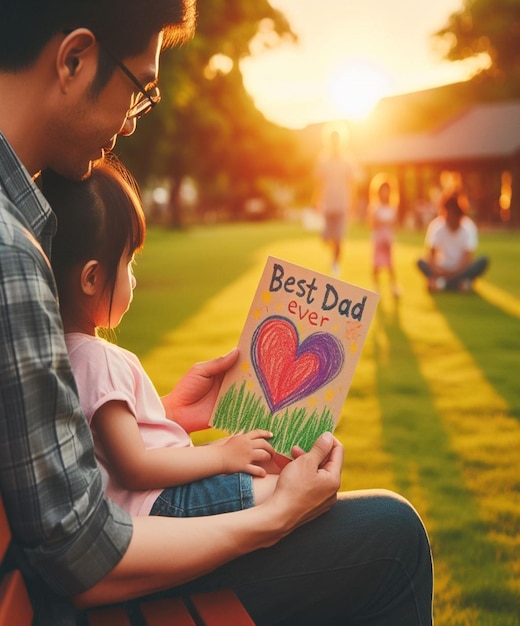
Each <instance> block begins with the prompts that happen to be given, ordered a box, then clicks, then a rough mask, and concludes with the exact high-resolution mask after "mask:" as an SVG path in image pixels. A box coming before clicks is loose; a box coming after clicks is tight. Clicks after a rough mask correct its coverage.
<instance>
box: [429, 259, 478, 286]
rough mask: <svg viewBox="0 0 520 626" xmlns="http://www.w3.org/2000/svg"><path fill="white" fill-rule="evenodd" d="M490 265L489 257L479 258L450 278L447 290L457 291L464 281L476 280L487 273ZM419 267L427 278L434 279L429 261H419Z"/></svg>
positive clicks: (447, 282)
mask: <svg viewBox="0 0 520 626" xmlns="http://www.w3.org/2000/svg"><path fill="white" fill-rule="evenodd" d="M488 265H489V260H488V258H487V257H484V256H481V257H478V258H477V259H475V260H474V261H473V262H472V263H470V264H469V265H468V266H467V267H466V268H464V269H463V270H462V271H460V272H459V273H458V274H456V275H455V276H452V277H451V278H448V279H447V280H446V289H457V288H458V286H459V284H460V283H461V282H462V281H463V280H470V281H471V280H474V279H475V278H477V277H478V276H480V275H481V274H483V273H484V272H485V270H486V268H487V266H488ZM417 267H418V268H419V269H420V270H421V272H422V273H423V274H424V275H425V276H426V277H427V278H431V277H432V275H433V273H432V270H431V268H430V265H429V264H428V262H427V261H425V260H424V259H419V260H418V261H417Z"/></svg>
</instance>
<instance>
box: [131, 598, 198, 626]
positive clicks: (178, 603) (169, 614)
mask: <svg viewBox="0 0 520 626" xmlns="http://www.w3.org/2000/svg"><path fill="white" fill-rule="evenodd" d="M141 612H142V614H143V616H144V618H145V620H146V624H147V626H165V625H166V624H175V626H196V624H195V621H194V620H193V617H192V616H191V613H190V612H189V610H188V608H187V607H186V605H185V604H184V601H183V600H182V598H161V599H159V600H150V601H149V602H143V603H142V604H141Z"/></svg>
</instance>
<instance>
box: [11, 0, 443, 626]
mask: <svg viewBox="0 0 520 626" xmlns="http://www.w3.org/2000/svg"><path fill="white" fill-rule="evenodd" d="M0 8H1V12H0V15H1V16H2V18H1V19H0V92H1V93H2V98H1V99H0V131H1V132H0V346H1V349H0V403H1V404H0V480H1V483H0V484H1V490H2V497H3V499H4V503H5V506H6V510H7V514H8V517H9V521H10V524H11V527H12V530H13V534H14V537H15V539H16V542H17V546H18V548H19V553H20V554H19V558H20V559H21V560H22V565H23V567H24V570H25V572H26V574H27V578H28V580H29V582H30V583H31V585H30V586H31V588H32V590H33V601H34V602H35V603H36V604H35V609H36V622H35V623H36V624H52V625H53V626H56V625H58V624H65V623H67V624H74V623H75V620H76V614H75V610H74V606H73V603H74V605H75V606H76V607H86V606H92V605H95V604H102V603H110V602H118V601H122V600H126V599H129V598H134V597H137V596H139V595H144V594H149V593H152V592H156V591H163V590H168V589H171V588H174V587H175V589H174V590H173V592H174V593H175V592H178V591H179V590H180V589H181V586H183V587H182V589H185V588H186V585H188V586H189V587H190V589H192V590H199V591H204V590H207V589H217V588H223V587H232V588H233V589H234V590H235V591H236V592H237V594H238V595H239V597H240V598H241V600H242V602H243V603H244V605H245V606H246V608H247V610H248V611H249V613H250V614H251V615H252V617H253V619H254V620H255V622H256V623H257V624H272V623H274V622H275V620H278V622H279V623H285V624H293V623H299V624H305V623H308V624H316V623H327V624H334V623H338V624H345V623H348V621H349V619H351V618H352V619H363V618H364V617H365V618H366V619H371V617H372V616H373V619H372V623H373V624H375V623H377V621H378V620H381V622H382V623H383V622H384V623H390V620H393V622H392V623H395V624H404V623H406V624H415V623H417V624H429V623H431V596H432V567H431V555H430V549H429V543H428V539H427V536H426V533H425V530H424V528H423V525H422V523H421V521H420V519H419V517H418V516H417V513H416V512H415V511H414V510H413V508H412V507H411V506H410V504H409V503H407V502H406V501H405V500H403V499H402V498H400V497H399V496H396V495H395V494H391V493H387V492H363V493H362V494H355V493H352V494H342V496H341V498H340V500H339V501H338V502H336V501H337V499H338V497H337V489H338V487H339V484H340V477H341V468H342V458H343V455H342V448H341V446H340V444H339V443H338V442H337V441H336V440H335V439H334V438H333V437H332V436H331V435H330V434H326V435H324V436H322V437H321V438H320V439H319V440H318V441H317V442H316V444H315V446H314V448H313V449H312V450H311V451H310V452H309V453H308V454H303V453H301V451H297V450H296V451H295V457H296V458H295V460H294V461H293V462H292V463H289V464H288V465H287V466H286V467H285V468H284V470H283V471H282V473H281V475H280V478H279V481H278V486H277V489H276V490H275V492H274V494H273V495H272V496H271V497H270V498H269V499H268V500H267V501H266V502H264V503H262V504H260V505H258V506H256V507H253V508H251V509H247V510H244V511H239V512H236V513H230V514H226V515H216V516H212V517H204V518H190V519H175V518H161V517H140V518H135V519H131V518H130V517H129V516H128V515H126V514H125V513H124V512H123V511H121V510H120V509H119V508H118V507H117V506H115V505H114V504H113V503H111V502H110V501H108V500H107V499H106V498H105V496H104V493H103V487H102V484H101V478H100V473H99V470H98V468H97V466H96V463H95V460H94V455H93V446H92V440H91V436H90V433H89V429H88V425H87V422H86V420H85V418H84V416H83V414H82V413H81V410H80V407H79V402H78V397H77V390H76V386H75V383H74V379H73V376H72V373H71V370H70V365H69V361H68V357H67V352H66V347H65V343H64V338H63V331H62V326H61V322H60V317H59V311H58V306H57V299H56V288H55V284H54V279H53V276H52V273H51V270H50V266H49V263H48V256H49V254H50V251H51V240H52V235H53V233H54V229H55V223H54V216H53V214H52V212H51V209H50V207H49V206H48V204H47V203H46V202H45V200H44V198H43V197H42V196H41V194H40V192H39V191H38V188H37V186H36V185H35V184H34V183H33V181H32V179H31V177H36V176H37V174H38V172H39V171H41V170H42V169H45V168H52V169H54V170H56V171H57V172H58V173H60V174H62V175H67V176H69V177H72V178H75V179H80V178H82V177H84V176H88V174H89V171H90V167H91V161H92V160H94V159H97V158H99V157H100V156H101V155H102V153H103V152H104V151H105V150H107V149H111V148H113V146H114V144H115V141H116V137H117V135H118V134H120V135H129V134H131V133H132V132H133V131H134V130H135V127H136V120H137V119H138V117H140V116H141V115H143V114H145V113H147V112H148V111H149V110H150V109H151V108H153V106H155V105H156V104H158V103H159V100H160V93H159V90H158V87H157V82H158V60H159V54H160V50H161V48H162V47H165V46H168V45H172V44H174V43H175V42H177V41H181V40H182V39H185V38H186V37H187V36H188V35H189V34H190V32H191V26H192V24H193V21H194V17H193V16H194V10H195V9H194V6H193V3H192V2H190V1H189V0H186V1H185V2H182V1H181V0H110V1H108V0H90V1H89V2H86V1H85V0H16V1H13V0H9V1H7V0H2V3H1V5H0ZM236 357H237V353H236V351H233V352H231V353H230V354H229V355H227V356H225V357H221V358H219V359H215V360H212V361H208V362H206V363H201V364H198V365H196V366H194V368H193V369H192V372H191V374H190V375H191V376H192V378H193V380H194V381H196V382H197V389H198V392H197V394H196V395H192V397H186V394H184V397H182V398H179V397H175V396H174V395H172V398H171V402H173V403H176V410H183V411H186V412H191V413H192V414H193V415H194V420H197V421H198V422H201V419H202V418H201V414H202V416H203V417H204V419H205V418H206V417H207V418H209V415H210V411H211V407H212V406H213V403H214V401H215V397H216V393H217V391H218V388H219V385H220V382H221V380H222V376H223V374H224V372H225V371H226V370H227V369H228V368H229V367H230V366H231V365H232V363H233V362H234V360H235V359H236ZM203 385H205V387H203ZM202 421H203V420H202ZM206 421H207V420H206ZM324 513H326V514H324ZM309 522H310V523H309ZM260 548H264V549H263V550H260ZM266 548H267V549H266ZM71 600H72V601H73V602H72V601H71ZM349 616H351V617H349Z"/></svg>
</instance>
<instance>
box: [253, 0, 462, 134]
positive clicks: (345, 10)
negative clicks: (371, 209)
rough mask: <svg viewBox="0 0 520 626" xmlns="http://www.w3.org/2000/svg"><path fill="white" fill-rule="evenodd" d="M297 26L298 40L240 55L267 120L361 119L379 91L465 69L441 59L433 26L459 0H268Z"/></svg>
mask: <svg viewBox="0 0 520 626" xmlns="http://www.w3.org/2000/svg"><path fill="white" fill-rule="evenodd" d="M271 4H272V5H273V6H274V7H276V8H278V9H280V10H281V11H282V12H283V13H284V14H285V15H286V16H287V18H288V19H289V23H290V24H291V27H292V29H293V30H294V31H295V32H296V33H297V35H298V37H299V42H298V43H297V44H296V45H290V44H283V46H282V47H281V48H278V49H276V50H273V51H267V52H262V53H261V54H259V55H258V56H256V57H254V58H252V59H246V60H245V61H244V62H243V65H242V70H243V74H244V80H245V84H246V87H247V89H248V90H249V92H250V93H251V95H252V96H253V97H254V99H255V102H256V105H257V106H258V108H259V109H260V110H261V111H262V112H263V113H264V114H265V115H266V116H267V117H268V118H269V119H271V120H273V121H275V122H277V123H279V124H282V125H284V126H288V127H292V128H299V127H302V126H305V125H306V124H308V123H312V122H321V121H326V120H328V119H337V118H349V119H360V118H362V117H363V116H364V115H366V114H367V113H368V112H369V111H370V109H371V108H372V107H373V106H374V105H375V103H376V102H377V100H378V99H379V98H380V97H382V96H387V95H394V94H399V93H406V92H410V91H418V90H421V89H425V88H429V87H434V86H438V85H441V84H446V83H453V82H457V81H459V80H464V79H466V78H468V77H469V73H470V66H468V65H467V64H466V65H464V64H462V63H448V62H446V61H442V58H441V55H440V53H436V51H435V49H434V44H433V41H432V37H431V34H432V33H433V32H435V31H436V30H438V29H439V28H441V27H442V26H444V25H445V24H446V22H447V18H448V16H449V15H450V14H451V13H453V12H454V11H457V10H459V9H460V8H461V7H462V4H463V0H319V1H318V2H316V1H315V0H271Z"/></svg>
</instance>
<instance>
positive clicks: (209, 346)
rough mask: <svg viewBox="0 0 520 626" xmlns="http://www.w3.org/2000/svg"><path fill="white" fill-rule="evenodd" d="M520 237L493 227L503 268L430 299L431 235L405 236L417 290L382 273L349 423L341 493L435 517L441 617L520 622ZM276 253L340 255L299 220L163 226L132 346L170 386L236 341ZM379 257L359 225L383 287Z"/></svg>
mask: <svg viewBox="0 0 520 626" xmlns="http://www.w3.org/2000/svg"><path fill="white" fill-rule="evenodd" d="M519 242H520V233H483V234H482V235H481V245H480V251H481V252H482V253H485V254H487V255H489V256H490V258H491V265H490V268H489V270H488V272H487V274H486V275H485V277H484V278H483V279H482V280H480V281H479V282H478V283H477V285H476V292H475V293H473V294H447V293H441V294H435V295H434V296H432V295H430V294H428V293H427V291H426V290H425V288H424V284H423V281H422V280H421V277H420V275H419V274H418V272H417V270H416V269H415V266H414V263H415V260H416V258H418V256H419V255H420V254H421V250H422V235H420V234H416V233H401V234H399V236H398V242H397V245H396V248H395V261H396V267H397V275H398V279H399V282H400V284H401V286H402V289H403V294H402V297H401V298H400V299H399V300H398V301H396V300H395V299H394V298H393V297H392V296H391V294H390V288H389V286H388V285H387V284H386V283H385V282H384V281H383V282H382V289H381V292H382V298H381V303H380V306H379V309H378V312H377V314H376V319H375V321H374V323H373V325H372V328H371V330H370V333H369V336H368V339H367V343H366V345H365V348H364V350H363V353H362V355H361V358H360V362H359V365H358V368H357V370H356V374H355V376H354V381H353V384H352V387H351V391H350V394H349V397H348V398H347V401H346V403H345V405H344V409H343V414H342V418H341V421H340V424H339V426H338V428H337V431H336V434H337V436H338V437H339V438H340V439H341V440H342V441H343V443H344V445H345V450H346V455H345V466H344V472H343V488H344V489H357V488H367V487H385V488H390V489H395V490H397V491H399V492H401V493H402V494H403V495H405V496H406V497H408V498H409V499H410V500H411V501H412V502H413V503H414V505H415V506H416V508H417V509H418V511H419V512H420V514H421V516H422V517H423V519H424V520H425V523H426V525H427V528H428V531H429V533H430V537H431V541H432V546H433V552H434V559H435V586H436V597H435V618H436V623H437V624H440V625H441V626H513V625H519V624H520V617H519V616H520V497H519V495H520V494H519V492H520V454H519V451H520V385H519V384H518V370H519V365H520V357H519V355H520V281H519V280H518V269H517V268H518V267H519V263H520V246H519ZM268 254H271V255H273V256H278V257H281V258H283V259H286V260H288V261H291V262H295V263H300V264H302V265H307V266H308V267H311V268H313V269H315V270H317V271H321V272H327V271H328V265H329V253H328V250H327V249H326V248H325V246H324V245H323V244H322V242H321V241H320V240H319V238H318V237H317V235H315V234H310V233H307V232H305V231H303V230H302V229H301V228H300V226H299V225H297V224H282V223H266V224H236V225H222V226H216V227H200V228H194V229H192V230H188V231H186V232H180V233H179V232H168V231H163V230H153V229H152V230H150V232H149V236H148V240H147V244H146V248H145V251H144V254H143V255H142V257H140V258H139V260H138V265H137V268H136V274H137V281H138V286H137V290H136V292H135V299H134V303H133V304H132V308H131V310H130V311H129V313H128V314H127V315H126V317H125V319H124V321H123V323H122V324H121V327H120V331H119V332H118V342H119V343H120V344H121V345H123V346H125V347H127V348H129V349H130V350H133V351H134V352H136V353H137V354H138V355H139V356H140V358H141V359H142V361H143V364H144V366H145V368H146V369H147V371H148V372H149V374H150V376H151V378H152V379H153V380H154V382H155V384H156V385H157V387H158V389H159V391H160V392H161V393H164V392H166V391H168V390H169V389H170V388H171V386H173V385H174V384H175V381H176V380H177V379H178V377H179V376H180V375H181V374H182V373H183V372H184V371H185V370H186V369H187V368H188V367H189V366H190V365H191V364H192V363H193V362H195V361H199V360H205V359H208V358H212V357H214V356H217V355H219V354H222V353H224V352H226V351H227V350H229V349H230V348H232V347H233V346H234V345H235V344H236V342H237V340H238V336H239V334H240V331H241V327H242V324H243V322H244V319H245V316H246V313H247V311H248V309H249V304H250V301H251V298H252V296H253V293H254V290H255V288H256V282H257V280H258V278H259V276H260V273H261V271H262V269H263V266H264V263H265V258H266V256H267V255H268ZM370 255H371V250H370V244H369V238H368V233H367V232H366V230H364V229H363V228H361V227H354V228H353V229H352V231H351V232H350V233H349V236H348V238H347V240H346V245H345V255H344V259H343V263H342V278H344V279H345V280H347V281H350V282H354V283H357V284H359V285H361V286H365V287H369V288H371V287H372V282H371V273H370ZM208 436H210V435H208V434H207V433H206V434H201V435H199V436H198V437H199V438H198V439H197V440H198V441H204V440H205V439H206V438H208Z"/></svg>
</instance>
